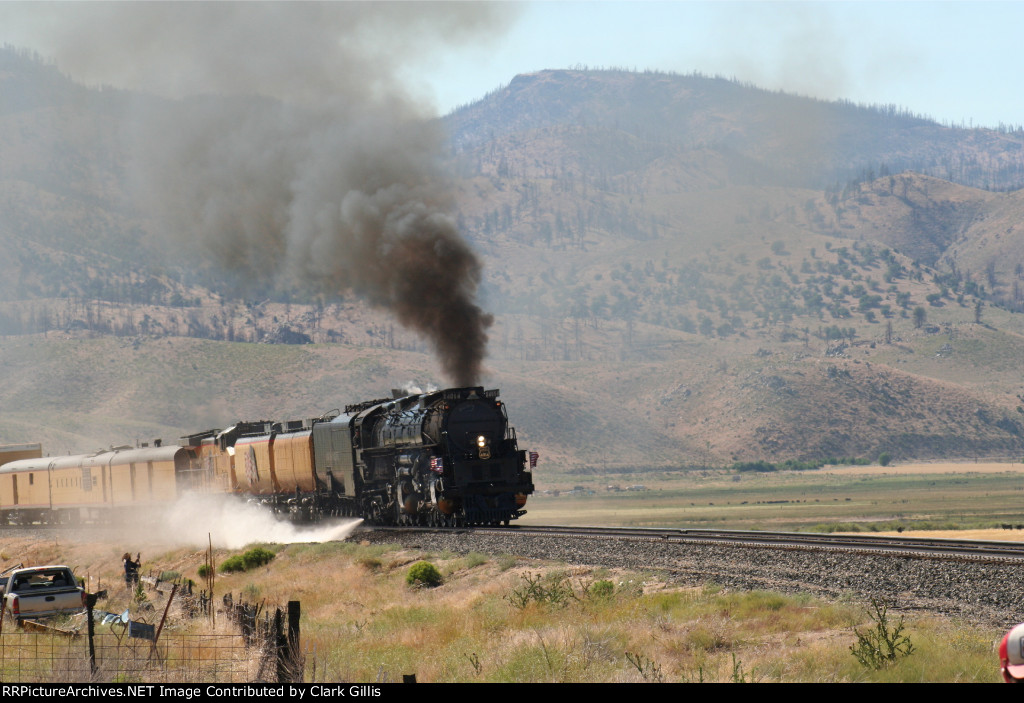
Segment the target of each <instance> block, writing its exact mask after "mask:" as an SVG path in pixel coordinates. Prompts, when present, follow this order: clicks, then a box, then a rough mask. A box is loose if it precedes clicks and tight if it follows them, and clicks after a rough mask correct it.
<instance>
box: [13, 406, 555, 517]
mask: <svg viewBox="0 0 1024 703" xmlns="http://www.w3.org/2000/svg"><path fill="white" fill-rule="evenodd" d="M154 445H155V446H152V447H149V446H143V447H139V448H136V447H115V448H111V449H109V450H105V451H101V452H97V453H95V454H88V455H78V456H65V457H38V458H33V459H21V460H17V461H11V462H9V463H6V464H4V465H3V466H0V524H28V523H32V522H46V523H63V522H78V521H83V520H85V521H88V520H103V519H104V518H105V517H107V516H108V515H109V513H110V512H112V511H117V512H121V513H126V512H132V511H135V512H137V513H139V514H145V513H146V512H147V511H151V510H152V508H153V506H157V505H161V504H166V503H170V502H173V501H174V500H176V499H177V498H178V497H179V496H181V495H183V494H186V493H189V492H202V493H209V492H223V493H232V494H239V495H241V496H244V497H245V498H246V499H247V500H248V501H250V502H254V503H259V504H263V505H266V506H268V507H269V508H271V509H272V510H274V511H275V512H276V513H278V514H281V515H286V516H288V517H289V518H290V519H292V520H295V521H315V520H319V519H321V518H323V517H325V516H334V515H338V516H344V515H351V516H359V517H362V518H364V519H366V520H367V521H369V522H372V523H375V524H399V525H436V526H473V525H497V524H505V525H507V524H508V523H509V522H510V521H511V520H514V519H516V518H518V517H520V516H521V515H523V514H524V513H525V512H526V511H525V510H524V509H523V507H524V505H525V504H526V499H527V496H529V495H530V494H531V493H532V492H533V480H532V479H533V474H532V469H533V467H534V465H535V463H536V454H535V453H532V452H526V451H524V450H521V449H519V447H518V442H517V439H516V433H515V429H514V428H513V427H511V426H510V425H509V423H508V417H507V415H506V413H505V406H504V404H503V403H502V401H501V400H499V399H498V391H497V390H484V389H483V388H482V387H469V388H450V389H446V390H439V391H435V392H430V393H421V394H415V395H403V394H402V393H401V392H399V391H394V392H393V397H392V398H382V399H377V400H370V401H366V402H362V403H356V404H353V405H348V406H346V407H345V409H344V411H343V412H341V411H332V412H330V413H328V414H326V415H324V416H322V417H319V418H314V419H308V420H296V421H288V422H271V421H258V422H239V423H236V424H235V425H233V426H231V427H228V428H227V429H212V430H207V431H205V432H199V433H196V434H192V435H188V436H186V437H183V438H182V441H181V442H180V444H179V445H176V446H163V445H162V444H161V443H160V442H159V440H158V441H157V442H155V443H154Z"/></svg>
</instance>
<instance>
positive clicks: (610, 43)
mask: <svg viewBox="0 0 1024 703" xmlns="http://www.w3.org/2000/svg"><path fill="white" fill-rule="evenodd" d="M145 4H149V3H133V2H125V3H115V4H113V5H111V4H107V3H99V2H79V3H70V4H62V3H40V2H29V3H23V2H6V1H4V2H0V43H5V44H12V45H15V46H19V47H28V48H32V49H35V50H36V51H38V52H39V53H41V54H42V55H43V56H45V57H48V58H52V59H54V60H55V61H56V63H57V65H58V67H59V68H60V69H61V70H63V71H64V72H66V73H69V74H70V75H72V77H75V78H76V79H79V80H82V81H83V82H86V83H91V84H97V83H104V84H109V85H114V86H118V87H133V88H148V89H151V90H154V91H155V92H161V87H160V86H159V85H157V84H156V82H155V81H154V80H153V77H152V73H150V74H149V77H148V79H140V74H139V72H138V71H135V72H134V73H132V72H130V71H127V70H126V69H127V68H128V67H131V68H138V66H144V65H145V63H146V62H145V61H144V60H142V58H141V57H142V56H145V55H152V54H153V53H154V52H156V51H163V52H166V53H167V54H168V55H171V54H174V53H177V54H179V55H182V54H185V53H187V52H188V51H189V42H188V41H183V40H181V38H180V35H174V34H173V33H171V34H168V35H166V36H162V35H164V34H165V32H164V29H163V28H162V27H160V26H156V27H154V28H153V29H152V30H151V31H150V33H149V35H148V37H146V41H145V42H143V43H140V42H137V41H134V40H133V41H131V42H122V37H123V36H124V35H125V33H124V32H121V31H120V30H118V31H113V29H110V28H111V27H114V26H116V24H117V23H116V22H114V23H111V22H109V21H104V22H102V23H100V22H96V23H95V24H92V25H90V23H89V22H83V21H82V18H83V17H84V16H86V15H89V14H93V13H98V14H100V15H104V16H105V17H107V18H109V17H111V16H115V15H118V14H131V13H133V12H134V11H137V10H139V8H140V7H142V6H143V5H145ZM210 4H211V3H186V4H185V6H184V7H186V8H188V6H190V5H191V6H193V7H197V6H199V5H207V6H208V5H210ZM223 4H226V3H222V5H223ZM261 4H263V5H265V6H266V5H267V4H266V3H261ZM234 5H235V7H236V8H237V7H239V5H238V4H234ZM303 5H307V6H308V4H307V3H286V4H284V5H283V6H282V8H283V9H282V14H288V13H291V12H299V11H300V10H299V8H302V7H303ZM332 5H333V6H335V9H337V8H344V7H346V6H347V7H353V8H358V12H359V14H360V15H361V16H362V15H366V14H380V15H381V16H382V17H384V18H385V19H384V20H382V21H380V22H377V23H371V22H365V21H364V22H363V24H360V25H359V26H360V28H362V27H365V30H363V29H360V31H361V32H363V34H362V35H361V36H364V37H365V38H366V39H365V42H364V44H365V46H364V48H365V49H366V50H367V51H368V52H369V54H370V55H372V56H373V57H374V58H375V59H382V58H384V57H386V58H387V60H390V61H393V73H392V74H391V77H392V78H393V79H394V80H396V81H398V82H400V83H401V84H402V85H404V87H405V90H407V91H409V92H412V93H415V94H416V95H417V97H419V98H420V99H421V102H425V103H427V104H429V106H430V107H431V108H432V109H433V110H434V111H436V112H438V113H440V114H444V113H447V112H449V111H450V110H452V109H453V108H455V107H457V106H459V105H462V104H466V103H470V102H473V101H475V100H478V99H480V98H481V97H483V96H484V95H485V94H486V93H487V92H489V91H491V90H494V89H496V88H499V87H500V86H503V85H505V84H507V83H508V82H509V81H510V80H511V79H512V78H513V77H514V76H515V75H516V74H519V73H528V72H532V71H537V70H542V69H548V68H572V67H577V66H587V67H590V68H600V67H616V68H630V69H637V70H645V69H652V70H660V71H672V72H678V73H690V72H694V71H697V72H700V73H704V74H708V75H722V76H725V77H728V78H736V79H738V80H741V81H744V82H750V83H753V84H755V85H758V86H760V87H764V88H769V89H781V90H785V91H788V92H794V93H798V94H802V95H810V96H814V97H819V98H825V99H839V98H844V99H848V100H852V101H854V102H858V103H869V104H895V105H898V106H900V107H901V108H905V109H908V110H910V111H911V112H914V113H917V114H922V115H926V116H929V117H932V118H934V119H937V120H939V121H941V122H946V123H955V124H958V125H959V124H965V125H974V126H979V125H980V126H996V125H998V124H1000V123H1004V124H1011V125H1019V124H1024V78H1022V72H1021V70H1020V68H1019V56H1020V52H1019V45H1020V43H1021V36H1022V35H1021V28H1024V2H1011V1H1004V2H955V1H945V2H936V1H932V0H918V1H915V2H874V1H868V0H863V1H859V2H821V1H819V2H796V1H793V2H730V1H725V0H723V1H718V2H699V1H693V2H678V1H653V0H650V1H647V2H644V1H640V2H636V1H633V2H617V1H612V0H609V1H606V2H600V1H593V0H591V1H587V2H561V1H544V2H487V3H475V2H455V3H447V4H445V3H439V4H427V3H413V4H411V5H405V4H403V3H398V2H371V3H332ZM242 6H243V7H244V4H243V5H242ZM431 14H433V15H437V16H440V17H456V16H458V17H459V20H458V21H452V22H450V23H447V22H442V21H438V19H437V17H434V18H429V17H425V15H431ZM389 24H390V25H391V26H398V25H399V24H401V25H403V26H404V29H403V30H402V31H396V32H390V31H388V29H387V27H388V25H389ZM321 29H322V31H323V32H324V33H325V34H326V33H329V32H330V31H331V23H330V22H324V23H322V27H321ZM176 36H177V38H176V39H175V40H174V41H169V40H167V39H168V37H172V38H173V37H176ZM351 36H352V34H351V33H350V32H346V41H351ZM162 40H163V41H162ZM275 46H277V44H276V43H274V42H271V43H268V44H267V46H266V51H267V52H268V54H269V55H273V51H274V48H275ZM68 47H73V48H74V51H71V50H69V49H68ZM101 58H108V59H109V60H107V61H102V60H100V59H101ZM135 64H137V65H135ZM328 68H329V69H330V70H335V71H344V70H345V66H340V65H339V66H331V67H325V70H327V69H328ZM300 75H301V72H299V73H298V74H297V78H298V77H299V76H300ZM147 80H148V81H149V82H147Z"/></svg>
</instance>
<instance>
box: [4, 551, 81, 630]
mask: <svg viewBox="0 0 1024 703" xmlns="http://www.w3.org/2000/svg"><path fill="white" fill-rule="evenodd" d="M4 603H5V605H6V607H5V610H6V612H7V613H8V614H9V615H10V616H11V617H12V618H13V619H14V620H15V622H18V621H20V620H30V619H35V618H45V617H50V616H51V615H61V614H65V613H67V614H74V613H80V612H82V611H83V610H84V609H85V589H84V588H82V587H81V586H79V585H78V580H77V579H76V578H75V575H74V574H73V573H72V572H71V569H69V568H68V567H66V566H56V565H53V566H31V567H28V568H24V569H17V570H15V571H12V572H11V573H10V574H9V575H8V579H7V583H6V585H5V586H4Z"/></svg>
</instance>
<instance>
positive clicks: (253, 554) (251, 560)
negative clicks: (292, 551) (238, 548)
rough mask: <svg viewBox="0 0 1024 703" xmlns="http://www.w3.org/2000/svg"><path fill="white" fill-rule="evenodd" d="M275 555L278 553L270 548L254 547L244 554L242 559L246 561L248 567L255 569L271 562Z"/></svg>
mask: <svg viewBox="0 0 1024 703" xmlns="http://www.w3.org/2000/svg"><path fill="white" fill-rule="evenodd" d="M275 556H276V555H275V554H274V553H273V552H272V551H270V550H269V549H264V548H263V547H254V548H253V549H250V550H249V551H248V552H246V553H245V554H243V555H242V559H243V560H244V561H245V568H246V569H255V568H257V567H260V566H263V565H265V564H269V563H270V562H271V561H272V560H273V558H274V557H275Z"/></svg>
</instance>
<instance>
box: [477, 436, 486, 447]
mask: <svg viewBox="0 0 1024 703" xmlns="http://www.w3.org/2000/svg"><path fill="white" fill-rule="evenodd" d="M476 446H478V447H480V448H481V449H483V448H484V447H486V446H487V438H486V437H484V436H483V435H480V436H479V437H477V438H476Z"/></svg>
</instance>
